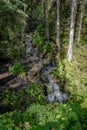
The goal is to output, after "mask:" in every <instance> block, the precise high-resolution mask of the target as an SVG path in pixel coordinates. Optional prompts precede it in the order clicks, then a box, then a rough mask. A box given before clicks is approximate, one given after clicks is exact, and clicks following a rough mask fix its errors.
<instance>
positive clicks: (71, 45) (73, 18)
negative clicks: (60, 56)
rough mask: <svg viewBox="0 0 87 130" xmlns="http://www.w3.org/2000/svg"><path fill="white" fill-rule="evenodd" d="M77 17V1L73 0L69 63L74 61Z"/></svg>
mask: <svg viewBox="0 0 87 130" xmlns="http://www.w3.org/2000/svg"><path fill="white" fill-rule="evenodd" d="M75 17H76V0H72V7H71V25H70V35H69V46H68V54H67V59H68V61H69V62H70V61H71V60H72V53H73V41H74V28H75Z"/></svg>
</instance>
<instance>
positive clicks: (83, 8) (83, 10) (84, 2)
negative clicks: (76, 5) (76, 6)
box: [78, 0, 87, 45]
mask: <svg viewBox="0 0 87 130" xmlns="http://www.w3.org/2000/svg"><path fill="white" fill-rule="evenodd" d="M86 2H87V1H86V0H83V3H82V8H81V14H80V23H79V31H78V45H79V43H80V37H81V29H82V19H83V15H84V12H85V5H86Z"/></svg>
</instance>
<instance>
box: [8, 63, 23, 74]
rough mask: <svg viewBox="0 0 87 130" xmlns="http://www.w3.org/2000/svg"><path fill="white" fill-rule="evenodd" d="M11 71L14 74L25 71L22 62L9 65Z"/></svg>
mask: <svg viewBox="0 0 87 130" xmlns="http://www.w3.org/2000/svg"><path fill="white" fill-rule="evenodd" d="M9 71H10V73H11V74H13V75H17V74H23V73H25V69H24V67H23V66H22V65H21V64H19V63H17V64H15V65H13V66H10V67H9Z"/></svg>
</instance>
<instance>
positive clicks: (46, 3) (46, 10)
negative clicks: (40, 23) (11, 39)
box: [44, 0, 49, 41]
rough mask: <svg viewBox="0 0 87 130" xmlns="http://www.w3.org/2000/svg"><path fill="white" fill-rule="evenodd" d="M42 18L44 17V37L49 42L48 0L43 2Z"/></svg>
mask: <svg viewBox="0 0 87 130" xmlns="http://www.w3.org/2000/svg"><path fill="white" fill-rule="evenodd" d="M44 16H45V35H46V39H47V41H49V11H48V0H44Z"/></svg>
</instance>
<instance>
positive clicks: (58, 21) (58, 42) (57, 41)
mask: <svg viewBox="0 0 87 130" xmlns="http://www.w3.org/2000/svg"><path fill="white" fill-rule="evenodd" d="M56 2H57V21H56V22H57V24H56V43H57V46H58V51H59V50H60V1H59V0H56Z"/></svg>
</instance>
